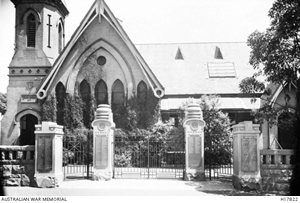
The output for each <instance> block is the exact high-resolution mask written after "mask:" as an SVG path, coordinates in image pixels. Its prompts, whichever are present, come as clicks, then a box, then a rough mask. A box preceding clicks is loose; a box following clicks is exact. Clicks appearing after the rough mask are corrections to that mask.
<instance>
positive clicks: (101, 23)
mask: <svg viewBox="0 0 300 203" xmlns="http://www.w3.org/2000/svg"><path fill="white" fill-rule="evenodd" d="M11 1H12V3H13V4H14V5H15V9H16V20H15V22H16V26H15V44H16V45H15V46H16V47H15V54H14V56H13V58H12V61H11V63H10V64H9V67H8V68H9V85H8V87H7V112H6V113H5V115H4V117H3V119H2V121H1V144H2V145H34V130H35V127H34V125H36V124H38V123H40V122H41V116H40V107H39V105H38V101H39V100H43V99H45V98H47V97H48V96H49V95H51V94H53V95H56V96H57V97H58V98H59V97H60V95H64V94H65V93H67V94H71V95H73V94H76V93H80V94H81V95H82V97H84V95H85V94H87V93H90V94H93V95H94V96H95V99H96V102H97V104H110V105H114V104H118V105H125V101H126V99H128V98H130V97H132V96H133V95H139V94H144V92H145V91H146V90H147V89H151V90H152V91H153V93H154V95H155V96H156V97H157V98H159V99H160V106H161V109H160V111H161V117H162V120H171V121H173V122H174V125H176V123H177V122H178V116H179V115H178V113H179V111H178V110H179V108H180V106H181V105H182V103H183V102H185V101H186V100H187V99H188V98H200V97H201V96H202V95H205V94H207V95H209V94H217V95H219V96H220V107H219V108H220V109H221V110H222V111H224V112H227V113H228V114H229V117H230V119H231V122H232V123H233V124H235V123H239V122H241V121H245V120H252V119H253V118H252V116H251V115H250V112H251V110H252V109H257V108H259V106H260V99H259V97H260V96H261V95H260V94H251V95H249V94H242V93H241V92H240V90H239V83H240V81H241V80H242V79H244V78H245V77H249V76H251V75H253V73H254V70H253V67H252V66H251V65H250V64H249V63H248V61H249V54H250V48H249V47H248V46H247V45H246V43H242V42H237V43H234V42H228V43H225V42H224V43H173V44H170V43H166V44H133V43H132V41H131V40H130V38H129V36H128V35H127V34H126V32H125V30H124V29H123V28H122V26H121V25H120V23H119V22H118V20H117V18H116V17H115V16H114V14H113V13H112V11H111V10H110V9H109V7H108V5H107V4H106V3H105V2H104V1H103V0H102V1H101V0H96V1H95V2H94V3H93V5H92V6H91V8H90V10H89V11H88V13H87V14H86V15H85V17H84V19H83V20H82V21H81V23H80V25H79V26H78V28H77V29H76V31H75V32H74V33H73V35H72V37H71V39H70V41H69V42H65V38H64V36H65V27H66V26H67V25H65V18H66V17H67V15H68V13H69V11H68V8H67V7H66V3H65V2H64V0H38V1H33V0H11ZM253 97H256V98H258V101H257V102H256V103H252V102H251V98H253ZM58 102H59V100H58ZM58 113H59V112H58ZM262 140H263V139H262ZM262 142H264V141H262ZM266 142H267V141H266ZM263 145H264V147H265V144H263Z"/></svg>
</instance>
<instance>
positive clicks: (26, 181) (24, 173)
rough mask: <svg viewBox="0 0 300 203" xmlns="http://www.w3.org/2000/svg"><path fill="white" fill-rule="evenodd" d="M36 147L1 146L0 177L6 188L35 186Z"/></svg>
mask: <svg viewBox="0 0 300 203" xmlns="http://www.w3.org/2000/svg"><path fill="white" fill-rule="evenodd" d="M34 152H35V146H0V176H2V178H3V180H2V185H4V186H33V184H34V171H35V169H34V167H35V159H34Z"/></svg>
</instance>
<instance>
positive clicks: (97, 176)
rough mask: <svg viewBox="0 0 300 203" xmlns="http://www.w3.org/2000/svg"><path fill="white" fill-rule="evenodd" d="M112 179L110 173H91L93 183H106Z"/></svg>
mask: <svg viewBox="0 0 300 203" xmlns="http://www.w3.org/2000/svg"><path fill="white" fill-rule="evenodd" d="M111 179H112V173H111V172H110V171H96V172H93V173H92V180H93V181H108V180H111Z"/></svg>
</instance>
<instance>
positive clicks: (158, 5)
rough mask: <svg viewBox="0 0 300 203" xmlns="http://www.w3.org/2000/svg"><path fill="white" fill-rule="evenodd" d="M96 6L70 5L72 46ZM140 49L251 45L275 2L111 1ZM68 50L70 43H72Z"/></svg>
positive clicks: (5, 54)
mask: <svg viewBox="0 0 300 203" xmlns="http://www.w3.org/2000/svg"><path fill="white" fill-rule="evenodd" d="M93 2H94V0H84V1H83V0H66V4H67V8H68V10H69V12H70V14H69V15H68V16H67V18H66V21H65V28H66V33H65V34H66V35H65V36H66V42H67V41H69V39H70V37H71V36H72V34H73V32H74V31H75V29H76V28H77V27H78V25H79V23H80V22H81V20H82V19H83V17H84V16H85V14H86V13H87V11H88V10H89V8H90V7H91V5H92V3H93ZM105 2H106V3H107V5H108V6H109V8H110V10H111V11H112V12H113V13H114V15H115V17H116V18H118V19H119V21H120V23H121V25H122V26H123V28H124V30H125V31H126V33H127V35H128V36H129V37H130V39H131V41H132V42H133V43H135V44H141V43H142V44H147V43H191V42H246V41H247V37H248V36H249V35H250V34H251V33H252V32H253V31H255V30H259V31H265V29H266V28H267V27H268V26H269V25H270V18H269V17H268V11H269V9H270V8H271V6H272V4H273V2H274V0H151V1H149V0H148V1H146V0H126V1H125V0H105ZM14 18H15V9H14V5H13V3H12V2H10V0H0V26H1V32H0V92H2V93H6V88H7V85H8V76H7V75H8V66H9V63H10V61H11V58H12V57H13V54H14V43H15V42H14V38H15V30H14V26H15V20H14ZM66 44H67V43H66Z"/></svg>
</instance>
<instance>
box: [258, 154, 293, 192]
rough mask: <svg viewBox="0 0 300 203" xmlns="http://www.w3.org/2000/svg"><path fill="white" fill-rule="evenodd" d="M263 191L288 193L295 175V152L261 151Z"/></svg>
mask: <svg viewBox="0 0 300 203" xmlns="http://www.w3.org/2000/svg"><path fill="white" fill-rule="evenodd" d="M260 156H261V177H262V190H263V191H266V192H288V191H289V188H290V180H291V178H292V175H293V167H294V163H293V156H294V151H293V150H279V149H278V150H266V149H264V150H261V151H260Z"/></svg>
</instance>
